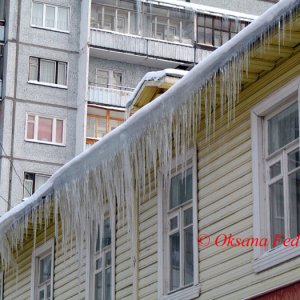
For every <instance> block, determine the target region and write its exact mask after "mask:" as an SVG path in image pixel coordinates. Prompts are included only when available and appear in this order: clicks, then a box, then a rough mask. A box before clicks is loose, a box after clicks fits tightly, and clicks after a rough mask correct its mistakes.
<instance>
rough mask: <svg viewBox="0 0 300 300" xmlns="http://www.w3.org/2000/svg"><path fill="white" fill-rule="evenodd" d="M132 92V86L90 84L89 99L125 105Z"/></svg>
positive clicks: (102, 102) (96, 101) (100, 102)
mask: <svg viewBox="0 0 300 300" xmlns="http://www.w3.org/2000/svg"><path fill="white" fill-rule="evenodd" d="M132 92H133V89H131V88H124V87H120V88H111V87H101V86H95V85H89V89H88V101H91V102H95V103H99V104H105V105H111V106H120V107H125V106H126V103H127V102H128V100H129V98H130V96H131V95H132Z"/></svg>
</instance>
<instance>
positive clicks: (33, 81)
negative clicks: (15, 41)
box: [28, 56, 69, 89]
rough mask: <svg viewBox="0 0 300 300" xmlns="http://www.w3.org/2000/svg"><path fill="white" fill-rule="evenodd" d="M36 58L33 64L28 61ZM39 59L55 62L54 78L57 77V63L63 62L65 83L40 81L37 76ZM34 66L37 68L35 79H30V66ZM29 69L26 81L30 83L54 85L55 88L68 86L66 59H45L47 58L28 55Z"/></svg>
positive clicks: (39, 64)
mask: <svg viewBox="0 0 300 300" xmlns="http://www.w3.org/2000/svg"><path fill="white" fill-rule="evenodd" d="M31 58H33V59H36V60H37V64H33V63H31V62H30V59H31ZM41 61H49V62H52V63H55V70H54V77H55V80H56V79H57V78H58V74H57V72H58V65H59V64H64V65H65V75H66V84H58V83H51V82H46V81H40V80H39V76H40V72H41V70H40V68H41ZM33 65H34V66H35V67H36V68H37V79H36V80H35V79H30V68H31V66H33ZM28 66H29V69H28V83H31V84H36V85H43V86H49V87H55V88H60V89H67V88H68V80H69V76H68V73H69V64H68V62H66V61H59V60H53V59H47V58H41V57H36V56H29V64H28Z"/></svg>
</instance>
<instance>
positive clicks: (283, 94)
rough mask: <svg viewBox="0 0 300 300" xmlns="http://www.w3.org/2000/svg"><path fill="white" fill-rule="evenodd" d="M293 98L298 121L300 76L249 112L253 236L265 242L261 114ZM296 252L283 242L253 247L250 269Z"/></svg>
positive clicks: (267, 225) (267, 233) (297, 251)
mask: <svg viewBox="0 0 300 300" xmlns="http://www.w3.org/2000/svg"><path fill="white" fill-rule="evenodd" d="M295 101H297V102H298V109H299V120H300V76H298V77H297V78H295V79H294V80H292V81H290V82H289V83H288V84H286V85H285V86H284V87H282V88H281V89H280V90H277V91H276V92H274V93H273V94H271V95H270V96H268V97H267V98H266V99H265V100H264V101H263V102H261V103H259V104H258V105H257V106H256V107H254V109H253V110H252V112H251V136H252V171H253V172H252V176H253V178H252V182H253V236H254V237H256V238H260V239H262V238H267V239H269V241H270V238H271V237H270V216H269V204H268V199H267V196H266V194H267V189H266V184H267V183H266V176H265V174H266V171H265V170H266V169H265V161H264V153H265V149H264V143H265V142H264V141H263V139H264V134H266V133H265V132H264V131H265V130H266V129H265V128H266V127H265V122H264V117H265V116H269V115H271V114H273V113H276V112H277V113H278V110H279V111H281V110H283V109H284V108H286V107H287V106H289V105H291V104H292V103H294V102H295ZM294 143H295V142H294ZM291 144H292V143H291ZM286 209H287V208H286ZM266 216H267V217H266ZM299 255H300V247H284V246H283V245H280V246H277V247H276V248H270V247H268V248H267V249H266V248H264V247H254V261H253V269H254V271H255V272H261V271H263V270H266V269H268V268H271V267H273V266H275V265H278V264H280V263H282V262H284V261H287V260H289V259H291V258H293V257H296V256H299Z"/></svg>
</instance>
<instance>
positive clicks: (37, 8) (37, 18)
mask: <svg viewBox="0 0 300 300" xmlns="http://www.w3.org/2000/svg"><path fill="white" fill-rule="evenodd" d="M43 6H44V5H43V4H42V3H36V2H33V3H32V20H31V22H32V25H35V26H40V27H42V26H43Z"/></svg>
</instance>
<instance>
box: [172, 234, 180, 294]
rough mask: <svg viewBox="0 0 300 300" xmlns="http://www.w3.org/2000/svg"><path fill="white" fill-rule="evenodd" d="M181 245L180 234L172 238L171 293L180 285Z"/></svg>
mask: <svg viewBox="0 0 300 300" xmlns="http://www.w3.org/2000/svg"><path fill="white" fill-rule="evenodd" d="M179 247H180V245H179V233H178V232H177V233H175V234H173V235H171V236H170V291H172V290H174V289H177V288H179V285H180V250H179V249H180V248H179Z"/></svg>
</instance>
